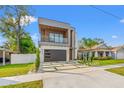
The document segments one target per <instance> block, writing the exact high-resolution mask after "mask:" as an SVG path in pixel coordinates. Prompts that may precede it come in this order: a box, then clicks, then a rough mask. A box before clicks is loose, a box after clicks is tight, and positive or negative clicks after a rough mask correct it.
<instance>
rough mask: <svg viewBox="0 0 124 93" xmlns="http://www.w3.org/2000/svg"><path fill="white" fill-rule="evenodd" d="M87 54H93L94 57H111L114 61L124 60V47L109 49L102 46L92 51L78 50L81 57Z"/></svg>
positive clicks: (104, 45)
mask: <svg viewBox="0 0 124 93" xmlns="http://www.w3.org/2000/svg"><path fill="white" fill-rule="evenodd" d="M87 53H93V56H94V57H106V56H110V57H112V58H113V59H124V46H118V47H109V46H107V45H106V44H100V45H97V46H94V47H92V48H90V49H79V50H78V55H79V57H81V56H83V55H85V54H87Z"/></svg>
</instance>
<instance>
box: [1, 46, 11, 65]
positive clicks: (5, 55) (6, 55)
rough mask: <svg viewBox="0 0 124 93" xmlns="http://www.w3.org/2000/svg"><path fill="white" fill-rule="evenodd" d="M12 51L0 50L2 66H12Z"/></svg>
mask: <svg viewBox="0 0 124 93" xmlns="http://www.w3.org/2000/svg"><path fill="white" fill-rule="evenodd" d="M11 53H13V52H12V51H10V50H8V49H4V48H0V65H6V64H10V59H11Z"/></svg>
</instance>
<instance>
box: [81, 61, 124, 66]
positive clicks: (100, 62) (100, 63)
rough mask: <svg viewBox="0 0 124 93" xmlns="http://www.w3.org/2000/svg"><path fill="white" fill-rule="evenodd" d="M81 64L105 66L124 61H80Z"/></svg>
mask: <svg viewBox="0 0 124 93" xmlns="http://www.w3.org/2000/svg"><path fill="white" fill-rule="evenodd" d="M79 63H81V64H87V65H89V66H105V65H114V64H121V63H124V60H93V61H92V62H83V61H82V60H80V61H79Z"/></svg>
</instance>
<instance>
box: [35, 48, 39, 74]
mask: <svg viewBox="0 0 124 93" xmlns="http://www.w3.org/2000/svg"><path fill="white" fill-rule="evenodd" d="M39 67H40V50H39V48H38V49H37V50H36V61H35V71H36V72H37V71H38V70H39Z"/></svg>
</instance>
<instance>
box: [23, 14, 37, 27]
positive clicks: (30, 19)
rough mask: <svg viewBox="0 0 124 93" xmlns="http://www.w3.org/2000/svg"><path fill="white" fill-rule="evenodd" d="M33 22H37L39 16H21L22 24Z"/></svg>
mask: <svg viewBox="0 0 124 93" xmlns="http://www.w3.org/2000/svg"><path fill="white" fill-rule="evenodd" d="M33 22H37V18H35V17H33V16H24V17H22V18H21V25H22V26H25V25H28V24H31V23H33Z"/></svg>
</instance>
